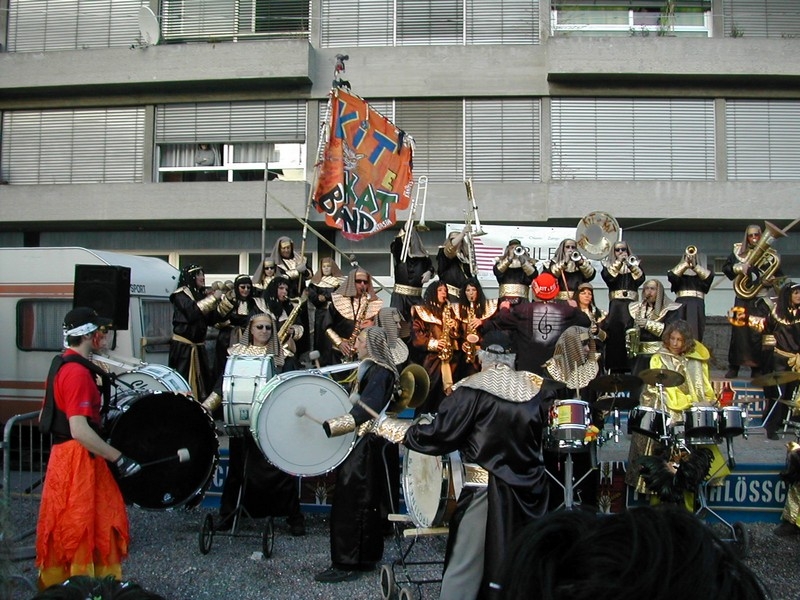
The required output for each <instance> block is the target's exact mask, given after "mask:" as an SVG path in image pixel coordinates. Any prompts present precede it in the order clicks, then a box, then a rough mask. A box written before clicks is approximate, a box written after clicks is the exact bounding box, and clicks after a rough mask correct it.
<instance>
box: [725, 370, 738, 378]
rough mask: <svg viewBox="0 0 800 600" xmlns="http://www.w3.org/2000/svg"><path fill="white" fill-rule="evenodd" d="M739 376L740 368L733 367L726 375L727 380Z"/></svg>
mask: <svg viewBox="0 0 800 600" xmlns="http://www.w3.org/2000/svg"><path fill="white" fill-rule="evenodd" d="M738 376H739V367H731V368H730V369H728V370H727V371H726V373H725V379H736V378H737V377H738Z"/></svg>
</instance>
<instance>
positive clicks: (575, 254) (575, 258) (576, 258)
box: [569, 250, 583, 263]
mask: <svg viewBox="0 0 800 600" xmlns="http://www.w3.org/2000/svg"><path fill="white" fill-rule="evenodd" d="M569 259H570V260H571V261H572V262H574V263H577V262H582V261H583V254H581V253H580V252H578V251H577V250H575V252H573V253H572V254H570V255H569Z"/></svg>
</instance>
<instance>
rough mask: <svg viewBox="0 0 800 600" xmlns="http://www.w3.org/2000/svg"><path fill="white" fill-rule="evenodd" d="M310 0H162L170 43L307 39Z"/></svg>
mask: <svg viewBox="0 0 800 600" xmlns="http://www.w3.org/2000/svg"><path fill="white" fill-rule="evenodd" d="M309 16H310V2H309V0H163V1H162V3H161V31H162V34H163V36H164V39H165V40H166V41H167V42H182V41H187V40H226V41H239V40H243V39H263V38H265V37H269V38H276V37H277V38H285V37H298V36H302V37H307V36H308V22H309Z"/></svg>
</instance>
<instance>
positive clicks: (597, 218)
mask: <svg viewBox="0 0 800 600" xmlns="http://www.w3.org/2000/svg"><path fill="white" fill-rule="evenodd" d="M618 241H619V223H617V220H616V219H615V218H614V217H612V216H611V215H609V214H608V213H604V212H591V213H589V214H588V215H586V216H585V217H583V218H582V219H581V220H580V221H578V227H577V228H576V230H575V242H576V243H577V244H578V249H579V250H580V251H581V253H582V254H583V255H584V256H585V257H587V258H591V259H594V260H603V259H604V258H605V257H606V256H608V255H609V254H610V253H611V249H612V248H613V247H614V244H615V243H617V242H618Z"/></svg>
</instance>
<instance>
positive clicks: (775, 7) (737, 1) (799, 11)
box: [723, 0, 800, 38]
mask: <svg viewBox="0 0 800 600" xmlns="http://www.w3.org/2000/svg"><path fill="white" fill-rule="evenodd" d="M723 15H724V18H725V35H726V37H776V38H796V37H800V3H798V2H797V0H725V2H724V3H723Z"/></svg>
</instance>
